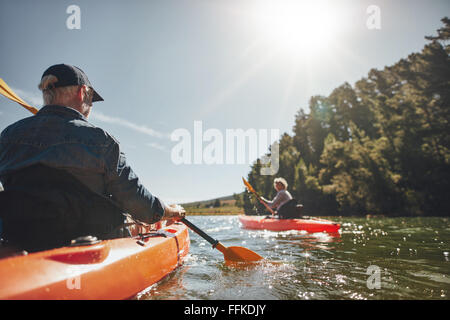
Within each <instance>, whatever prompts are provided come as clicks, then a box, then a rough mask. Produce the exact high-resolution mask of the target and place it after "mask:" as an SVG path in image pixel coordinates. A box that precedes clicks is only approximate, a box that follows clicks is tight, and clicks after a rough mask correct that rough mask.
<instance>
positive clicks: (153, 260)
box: [0, 223, 190, 300]
mask: <svg viewBox="0 0 450 320" xmlns="http://www.w3.org/2000/svg"><path fill="white" fill-rule="evenodd" d="M139 242H140V243H139ZM189 247H190V239H189V233H188V229H187V227H186V226H184V225H183V224H181V223H174V224H171V225H170V226H168V227H165V228H162V229H160V230H158V231H156V232H155V233H151V232H150V233H148V234H145V235H142V236H140V237H139V236H138V237H129V238H118V239H112V240H103V241H101V242H100V243H97V244H94V245H90V246H77V247H63V248H57V249H52V250H47V251H42V252H36V253H30V254H28V255H23V256H13V257H9V258H4V259H0V270H2V272H1V273H0V283H1V284H2V286H1V287H0V299H39V300H41V299H51V300H53V299H108V300H109V299H128V298H132V297H134V296H135V295H136V294H138V293H139V292H141V291H143V290H145V289H146V288H148V287H149V286H151V285H153V284H154V283H156V282H158V281H160V280H161V279H162V278H164V277H165V276H167V275H168V274H169V273H171V272H172V271H173V270H174V269H176V268H177V267H179V266H180V265H181V264H182V262H183V258H184V257H185V256H186V255H187V254H188V252H189Z"/></svg>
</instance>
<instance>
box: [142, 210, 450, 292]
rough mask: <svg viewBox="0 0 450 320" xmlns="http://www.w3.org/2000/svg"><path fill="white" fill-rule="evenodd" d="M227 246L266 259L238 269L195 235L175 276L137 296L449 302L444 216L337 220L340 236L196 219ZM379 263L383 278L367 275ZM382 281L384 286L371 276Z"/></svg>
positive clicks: (449, 231)
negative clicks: (426, 300) (239, 248)
mask: <svg viewBox="0 0 450 320" xmlns="http://www.w3.org/2000/svg"><path fill="white" fill-rule="evenodd" d="M190 220H192V222H193V223H194V224H196V225H198V226H199V227H200V228H202V229H203V230H205V231H206V232H207V233H208V234H210V235H211V236H212V237H214V238H216V239H219V240H220V241H221V242H222V243H223V244H224V245H225V246H244V247H246V248H249V249H251V250H253V251H255V252H257V253H259V254H260V255H262V256H263V257H264V258H265V259H266V260H265V261H264V262H262V263H257V264H254V265H249V266H244V267H242V266H241V267H235V266H227V265H226V264H225V263H224V260H223V255H222V254H221V253H220V252H218V251H217V250H214V249H212V248H211V246H210V245H209V244H208V243H207V242H206V241H205V240H203V239H202V238H200V237H198V236H197V235H196V234H193V233H192V234H191V252H190V254H189V255H188V257H187V258H186V260H185V261H184V264H183V266H181V267H180V268H178V269H177V270H176V271H175V272H173V273H172V274H171V275H170V276H168V277H167V278H165V279H163V280H162V281H160V282H159V283H158V284H156V285H154V286H152V287H150V288H148V289H147V290H146V291H145V292H142V293H141V294H140V295H139V296H138V298H139V299H246V300H257V299H271V300H272V299H275V300H278V299H283V300H287V299H289V300H291V299H447V300H448V299H449V289H450V265H449V260H450V257H449V252H450V246H449V240H450V223H449V221H448V219H445V218H395V219H390V218H383V219H365V218H333V220H334V221H336V222H339V223H341V231H340V233H338V234H327V233H316V234H308V233H306V232H302V231H282V232H274V231H263V230H259V231H258V230H245V229H242V228H241V225H240V223H239V220H238V218H237V217H236V216H207V217H200V216H196V217H191V218H190ZM369 266H375V269H376V270H378V271H379V272H378V273H377V274H375V276H377V277H378V278H371V279H369V278H370V277H371V276H372V277H374V275H372V274H371V273H368V267H369ZM374 279H375V281H377V280H379V282H380V283H379V284H380V285H379V289H376V288H373V287H371V288H369V287H370V286H369V285H368V281H371V280H374Z"/></svg>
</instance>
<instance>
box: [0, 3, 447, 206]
mask: <svg viewBox="0 0 450 320" xmlns="http://www.w3.org/2000/svg"><path fill="white" fill-rule="evenodd" d="M305 3H306V4H305ZM70 5H77V6H79V8H80V10H81V20H80V21H81V25H80V26H81V29H78V30H77V29H74V30H70V29H68V28H67V26H66V20H67V19H68V17H69V16H70V14H68V13H66V9H67V8H68V7H69V6H70ZM370 5H376V6H377V7H378V8H379V9H380V17H381V20H380V23H381V24H380V26H381V29H375V30H370V29H369V28H368V27H367V25H366V22H367V20H368V19H369V16H370V13H367V11H366V10H367V8H368V7H369V6H370ZM449 13H450V2H449V1H448V0H442V1H441V0H433V1H415V0H407V1H406V0H404V1H402V0H395V1H394V0H391V1H378V0H371V1H366V0H353V1H349V0H341V1H325V0H324V1H319V0H317V1H310V2H305V1H301V0H298V1H283V0H278V1H275V0H274V1H265V0H261V1H256V0H254V1H249V0H240V1H237V0H215V1H212V0H209V1H206V0H203V1H199V0H197V1H196V0H191V1H172V0H164V1H163V0H161V1H127V2H125V1H99V0H96V1H75V0H73V1H31V0H29V1H26V0H22V1H12V0H3V1H1V2H0V37H1V39H2V45H1V51H0V52H1V60H0V77H1V78H3V79H4V80H5V81H6V82H7V83H8V84H9V86H10V87H11V88H13V89H14V90H15V91H16V93H18V94H19V95H20V96H21V97H22V98H23V99H25V100H26V101H28V102H30V103H32V104H34V105H36V106H37V107H41V104H42V100H41V98H40V92H39V90H38V89H37V84H38V82H39V80H40V77H41V75H42V73H43V71H44V70H45V69H46V68H47V67H48V66H50V65H53V64H57V63H68V64H73V65H76V66H78V67H80V68H82V69H83V70H84V71H85V72H86V73H87V75H88V77H89V79H90V81H91V83H92V84H93V86H94V87H95V89H96V90H97V91H98V92H99V93H100V95H102V97H103V98H104V99H105V101H104V102H99V103H95V104H94V109H93V113H92V115H91V117H90V119H89V120H90V121H91V122H92V123H94V124H95V125H97V126H99V127H101V128H103V129H105V130H106V131H108V132H109V133H111V134H112V135H113V136H115V137H116V138H117V139H118V140H119V141H120V143H121V147H122V149H123V150H124V152H125V153H126V155H127V158H128V160H129V162H130V164H131V166H132V168H133V169H134V171H135V172H136V173H137V174H138V176H139V177H140V179H141V180H142V182H143V183H144V185H145V186H146V187H147V188H148V189H149V190H150V191H151V192H153V193H154V194H156V195H158V196H160V197H161V198H162V199H163V200H164V201H166V202H181V203H182V202H188V201H196V200H205V199H211V198H214V197H219V196H224V195H230V194H232V193H234V192H241V191H243V190H244V188H243V185H242V182H241V176H246V175H247V173H248V171H249V167H250V165H249V164H248V163H247V164H240V165H238V164H234V165H230V164H228V165H227V164H223V165H215V164H213V165H207V164H195V165H194V164H191V165H187V164H186V165H185V164H181V165H175V164H174V163H173V162H172V160H171V150H172V148H173V147H174V146H175V145H176V144H177V143H176V142H174V141H171V140H170V138H169V137H170V134H171V133H172V132H173V131H174V130H176V129H178V128H186V129H187V130H188V131H190V132H192V133H193V127H194V121H202V124H203V128H204V130H207V129H209V128H215V129H218V130H219V131H220V132H222V133H223V135H225V130H226V129H238V128H242V129H244V130H247V129H256V130H261V129H267V130H270V129H279V130H280V133H283V132H288V133H291V130H292V126H293V124H294V116H295V114H296V112H297V111H298V110H299V109H300V108H303V109H305V110H307V109H308V100H309V98H310V97H311V96H312V95H318V94H322V95H328V94H329V93H331V91H332V90H333V89H334V88H336V87H338V86H339V85H341V84H343V83H344V82H349V83H350V84H352V85H353V84H354V83H355V82H356V81H357V80H359V79H360V78H362V77H364V76H365V75H367V73H368V72H369V70H370V69H371V68H378V69H381V68H383V67H384V66H386V65H391V64H393V63H395V62H396V61H398V60H399V59H401V58H404V57H406V56H407V55H408V54H410V53H412V52H417V51H419V50H421V48H422V47H423V46H424V45H425V43H426V40H425V39H424V36H425V35H432V34H435V33H436V29H438V28H439V27H440V26H441V22H440V19H441V18H442V17H444V16H445V15H447V16H448V15H449ZM314 38H315V39H314ZM27 116H29V114H28V111H26V110H25V109H23V108H21V107H20V106H19V105H17V104H15V103H14V102H11V101H9V100H7V99H4V98H3V97H0V130H3V129H4V128H5V127H6V126H7V125H9V124H11V123H13V122H15V121H17V120H19V119H21V118H24V117H27ZM205 145H206V144H205Z"/></svg>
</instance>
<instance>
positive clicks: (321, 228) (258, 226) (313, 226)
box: [239, 215, 340, 233]
mask: <svg viewBox="0 0 450 320" xmlns="http://www.w3.org/2000/svg"><path fill="white" fill-rule="evenodd" d="M239 221H240V222H241V224H242V227H243V228H245V229H253V230H270V231H288V230H303V231H306V232H309V233H315V232H327V233H336V232H339V229H340V225H339V224H338V223H335V222H333V221H329V220H325V219H318V218H311V219H272V218H268V219H266V218H265V217H264V216H244V215H240V216H239Z"/></svg>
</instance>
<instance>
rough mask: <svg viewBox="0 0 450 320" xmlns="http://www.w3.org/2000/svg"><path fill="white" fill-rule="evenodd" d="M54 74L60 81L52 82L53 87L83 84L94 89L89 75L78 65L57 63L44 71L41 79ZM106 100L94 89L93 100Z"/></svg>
mask: <svg viewBox="0 0 450 320" xmlns="http://www.w3.org/2000/svg"><path fill="white" fill-rule="evenodd" d="M48 75H53V76H55V77H56V78H57V79H58V81H56V82H55V83H53V84H52V86H53V88H59V87H67V86H82V85H86V86H88V87H90V88H91V89H92V90H94V87H92V85H91V83H90V82H89V79H88V77H87V75H86V74H85V73H84V72H83V70H81V69H80V68H78V67H75V66H71V65H68V64H55V65H53V66H51V67H49V68H48V69H47V70H45V71H44V74H43V75H42V77H41V79H42V78H44V77H45V76H48ZM95 101H104V100H103V98H102V97H101V96H100V95H99V94H98V93H97V91H95V90H94V95H93V97H92V102H95Z"/></svg>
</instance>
